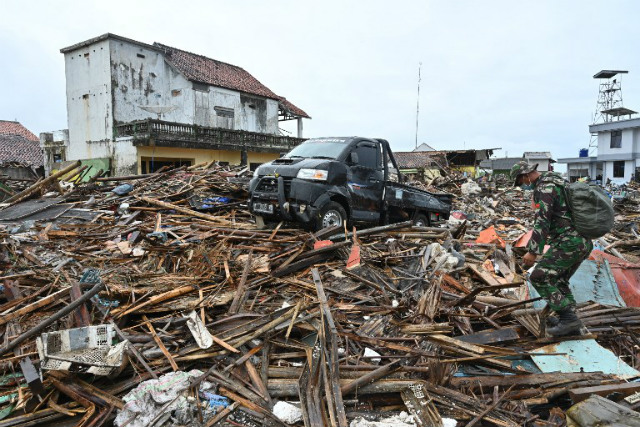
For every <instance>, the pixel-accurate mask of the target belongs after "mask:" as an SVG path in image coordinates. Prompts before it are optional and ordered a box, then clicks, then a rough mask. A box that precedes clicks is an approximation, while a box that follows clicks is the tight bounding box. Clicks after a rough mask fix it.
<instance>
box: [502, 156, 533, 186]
mask: <svg viewBox="0 0 640 427" xmlns="http://www.w3.org/2000/svg"><path fill="white" fill-rule="evenodd" d="M534 170H538V163H536V164H535V165H532V164H530V163H529V162H526V161H524V160H523V161H521V162H518V163H516V164H515V165H513V166H512V167H511V171H509V177H510V178H511V181H513V185H514V186H515V185H516V181H518V177H519V176H520V175H524V174H525V173H529V172H533V171H534Z"/></svg>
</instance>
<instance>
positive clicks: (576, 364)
mask: <svg viewBox="0 0 640 427" xmlns="http://www.w3.org/2000/svg"><path fill="white" fill-rule="evenodd" d="M535 353H564V354H563V355H557V356H556V355H553V356H552V355H544V356H531V358H532V359H533V361H534V362H535V364H536V365H537V366H538V368H540V370H541V371H542V372H545V373H549V372H561V373H569V372H602V373H604V374H612V375H616V376H618V377H620V378H624V379H626V378H633V377H637V376H640V372H638V371H637V370H635V369H633V368H632V367H631V366H629V365H627V364H626V363H624V362H623V361H622V360H621V359H620V358H619V357H618V356H616V355H615V354H613V353H612V352H611V351H609V350H607V349H606V348H604V347H602V346H601V345H600V344H598V343H597V342H596V340H593V339H590V340H577V341H563V342H561V343H557V344H551V345H547V346H545V347H541V348H538V349H537V350H535Z"/></svg>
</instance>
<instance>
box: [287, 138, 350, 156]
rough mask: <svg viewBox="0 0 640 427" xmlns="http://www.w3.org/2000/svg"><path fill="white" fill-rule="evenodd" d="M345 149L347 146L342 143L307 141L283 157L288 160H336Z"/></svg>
mask: <svg viewBox="0 0 640 427" xmlns="http://www.w3.org/2000/svg"><path fill="white" fill-rule="evenodd" d="M346 147H347V144H345V143H343V142H322V141H308V142H305V143H304V144H301V145H298V146H297V147H296V148H294V149H293V150H291V151H290V152H289V153H287V154H286V155H285V156H284V157H285V158H289V159H290V158H293V157H303V158H305V159H308V158H312V157H319V158H323V159H337V158H338V156H339V155H340V154H341V153H342V152H343V151H344V149H345V148H346Z"/></svg>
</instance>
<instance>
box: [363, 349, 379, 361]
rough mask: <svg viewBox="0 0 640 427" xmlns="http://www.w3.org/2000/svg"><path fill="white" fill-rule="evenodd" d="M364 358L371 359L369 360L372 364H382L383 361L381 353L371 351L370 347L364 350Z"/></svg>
mask: <svg viewBox="0 0 640 427" xmlns="http://www.w3.org/2000/svg"><path fill="white" fill-rule="evenodd" d="M364 357H369V358H370V359H369V360H370V361H371V362H372V363H380V362H381V361H382V359H381V358H380V353H378V352H377V351H375V350H372V349H370V348H369V347H367V348H365V349H364Z"/></svg>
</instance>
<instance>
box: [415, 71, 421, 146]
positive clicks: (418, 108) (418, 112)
mask: <svg viewBox="0 0 640 427" xmlns="http://www.w3.org/2000/svg"><path fill="white" fill-rule="evenodd" d="M421 69H422V62H420V63H419V64H418V101H417V103H416V148H418V118H419V116H420V71H421Z"/></svg>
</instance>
